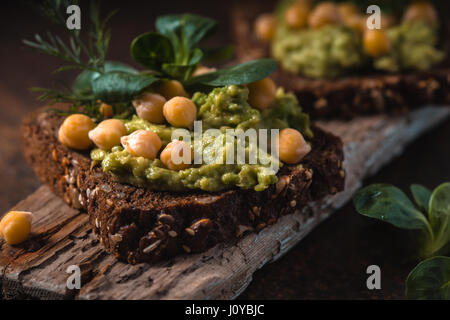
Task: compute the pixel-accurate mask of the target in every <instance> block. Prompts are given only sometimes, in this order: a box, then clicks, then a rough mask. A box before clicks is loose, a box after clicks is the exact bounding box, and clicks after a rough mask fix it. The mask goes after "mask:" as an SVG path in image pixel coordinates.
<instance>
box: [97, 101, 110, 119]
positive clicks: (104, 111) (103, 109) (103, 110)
mask: <svg viewBox="0 0 450 320" xmlns="http://www.w3.org/2000/svg"><path fill="white" fill-rule="evenodd" d="M99 111H100V114H101V115H102V116H103V117H104V118H112V116H113V108H112V107H111V106H110V105H109V104H106V103H102V104H101V105H100V108H99Z"/></svg>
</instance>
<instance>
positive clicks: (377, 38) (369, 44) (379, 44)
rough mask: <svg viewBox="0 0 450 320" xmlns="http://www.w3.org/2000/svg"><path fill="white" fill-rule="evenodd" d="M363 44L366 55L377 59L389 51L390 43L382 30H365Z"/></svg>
mask: <svg viewBox="0 0 450 320" xmlns="http://www.w3.org/2000/svg"><path fill="white" fill-rule="evenodd" d="M363 44H364V50H365V51H366V53H367V54H369V55H370V56H372V57H379V56H381V55H383V54H386V53H388V52H389V51H390V50H391V41H390V39H389V37H388V36H387V34H386V31H385V30H383V29H374V30H366V31H365V32H364V37H363Z"/></svg>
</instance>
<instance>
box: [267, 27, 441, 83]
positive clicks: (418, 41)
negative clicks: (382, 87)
mask: <svg viewBox="0 0 450 320" xmlns="http://www.w3.org/2000/svg"><path fill="white" fill-rule="evenodd" d="M387 35H388V37H389V39H390V41H391V50H390V51H389V53H387V54H385V55H382V56H380V57H377V58H370V57H369V56H367V54H365V53H364V49H363V44H362V41H361V35H360V34H359V33H358V31H355V30H353V29H351V28H349V27H346V26H343V25H328V26H324V27H322V28H319V29H290V28H288V27H287V26H286V25H284V24H281V25H280V26H279V27H278V28H277V30H276V33H275V36H274V39H273V42H272V47H271V50H272V55H273V57H274V58H275V59H277V60H278V61H279V62H280V64H281V66H282V67H283V69H285V70H287V71H290V72H292V73H296V74H302V75H305V76H307V77H311V78H335V77H338V76H342V75H344V74H347V73H349V72H351V71H354V70H357V69H361V68H370V67H372V68H373V69H376V70H383V71H388V72H399V71H402V70H419V71H423V70H428V69H430V68H431V67H432V66H434V65H436V64H438V63H440V62H441V61H442V60H443V59H444V57H445V54H444V52H441V51H439V50H438V49H437V48H436V43H437V38H438V36H437V35H438V32H437V26H436V25H430V24H427V23H425V22H422V21H409V22H403V23H401V24H399V25H396V26H393V27H390V28H389V29H388V30H387Z"/></svg>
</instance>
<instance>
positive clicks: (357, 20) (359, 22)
mask: <svg viewBox="0 0 450 320" xmlns="http://www.w3.org/2000/svg"><path fill="white" fill-rule="evenodd" d="M366 21H367V20H366V18H365V17H364V16H362V15H353V16H350V17H348V18H346V19H345V20H344V24H345V25H346V26H347V27H349V28H351V29H353V30H355V31H357V32H359V33H363V32H364V31H365V30H366V25H367V24H366Z"/></svg>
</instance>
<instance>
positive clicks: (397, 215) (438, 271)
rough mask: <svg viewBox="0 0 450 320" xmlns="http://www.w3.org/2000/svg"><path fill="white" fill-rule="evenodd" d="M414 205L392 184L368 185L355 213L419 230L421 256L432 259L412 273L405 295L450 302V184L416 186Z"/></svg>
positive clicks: (413, 188) (355, 200) (360, 193)
mask: <svg viewBox="0 0 450 320" xmlns="http://www.w3.org/2000/svg"><path fill="white" fill-rule="evenodd" d="M411 193H412V196H413V198H414V201H415V205H414V204H413V202H412V201H410V200H409V198H408V197H407V196H406V194H405V193H403V191H401V190H400V189H398V188H396V187H394V186H392V185H389V184H373V185H369V186H367V187H365V188H363V189H361V190H360V191H358V192H357V193H356V195H355V196H354V198H353V203H354V206H355V208H356V210H357V211H358V212H359V213H360V214H362V215H364V216H367V217H370V218H374V219H378V220H381V221H385V222H387V223H390V224H392V225H394V226H396V227H398V228H402V229H409V230H418V231H419V232H421V234H422V238H423V239H424V242H423V245H422V248H421V255H422V256H423V257H426V258H429V257H432V258H430V259H428V260H425V261H423V262H421V263H420V264H419V265H417V266H416V268H414V270H413V271H411V273H410V274H409V276H408V278H407V281H406V296H407V298H410V299H450V258H448V257H445V256H439V255H448V254H449V253H450V183H449V182H447V183H443V184H441V185H439V186H438V187H437V188H436V189H434V190H433V191H431V190H429V189H427V188H425V187H424V186H421V185H417V184H414V185H412V186H411Z"/></svg>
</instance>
